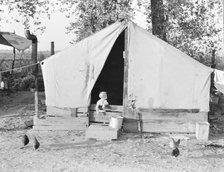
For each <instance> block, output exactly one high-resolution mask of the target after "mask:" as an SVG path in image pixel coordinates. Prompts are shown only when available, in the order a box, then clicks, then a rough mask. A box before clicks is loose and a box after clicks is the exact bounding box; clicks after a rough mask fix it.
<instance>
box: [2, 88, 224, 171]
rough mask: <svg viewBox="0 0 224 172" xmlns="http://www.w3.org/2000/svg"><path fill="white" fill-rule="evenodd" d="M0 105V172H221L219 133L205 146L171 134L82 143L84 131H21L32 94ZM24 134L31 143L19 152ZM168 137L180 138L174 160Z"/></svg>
mask: <svg viewBox="0 0 224 172" xmlns="http://www.w3.org/2000/svg"><path fill="white" fill-rule="evenodd" d="M41 96H43V95H41ZM0 103H1V105H0V172H15V171H18V172H19V171H20V172H36V171H38V172H48V171H49V172H51V171H53V172H54V171H55V172H57V171H60V172H61V171H65V172H67V171H74V172H150V171H156V172H160V171H178V172H180V171H181V172H182V171H186V172H187V171H189V172H191V171H195V172H198V171H199V172H200V171H203V172H213V171H214V172H219V171H220V172H222V171H224V133H223V131H220V130H219V131H218V132H217V131H213V130H211V133H210V139H209V141H208V142H200V141H198V140H196V139H195V136H194V135H183V134H170V133H167V134H153V133H143V134H134V133H121V136H120V137H119V139H118V140H114V141H97V140H94V139H89V140H86V139H85V131H34V130H32V129H24V128H27V121H28V123H29V121H30V120H32V116H33V114H34V105H33V93H31V92H19V93H15V94H13V95H10V96H2V97H1V98H0ZM222 124H223V123H221V124H220V125H222ZM24 134H27V135H28V136H29V137H30V143H29V144H28V146H26V147H25V148H24V149H21V147H22V136H23V135H24ZM33 136H36V137H37V139H38V140H39V142H40V144H41V145H40V148H39V149H38V150H34V148H33V139H32V138H33ZM170 137H174V138H175V139H178V138H180V139H181V143H180V148H179V149H180V155H179V156H178V157H173V156H171V149H170V147H169V142H170Z"/></svg>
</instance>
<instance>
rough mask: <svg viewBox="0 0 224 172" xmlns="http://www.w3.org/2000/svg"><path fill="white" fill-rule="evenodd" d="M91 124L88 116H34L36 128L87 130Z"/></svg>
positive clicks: (34, 127)
mask: <svg viewBox="0 0 224 172" xmlns="http://www.w3.org/2000/svg"><path fill="white" fill-rule="evenodd" d="M88 126H89V118H88V117H78V118H72V117H67V118H64V117H47V118H46V119H38V118H36V117H34V126H33V129H34V130H86V128H87V127H88Z"/></svg>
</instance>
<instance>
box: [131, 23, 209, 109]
mask: <svg viewBox="0 0 224 172" xmlns="http://www.w3.org/2000/svg"><path fill="white" fill-rule="evenodd" d="M128 28H129V29H128V30H129V32H128V35H129V41H128V51H129V52H128V58H129V71H128V96H129V97H130V98H132V99H133V98H134V99H135V100H136V107H137V108H138V107H143V108H165V109H200V111H209V90H210V74H211V72H212V69H211V68H209V67H206V66H205V65H203V64H201V63H199V62H198V61H196V60H194V59H193V58H191V57H189V56H187V55H186V54H184V53H182V52H181V51H179V50H178V49H176V48H174V47H172V46H171V45H169V44H167V43H166V42H164V41H162V40H160V39H158V38H157V37H155V36H153V35H152V34H150V33H149V32H147V31H146V30H144V29H142V28H140V27H138V26H137V25H136V24H134V23H130V24H129V27H128Z"/></svg>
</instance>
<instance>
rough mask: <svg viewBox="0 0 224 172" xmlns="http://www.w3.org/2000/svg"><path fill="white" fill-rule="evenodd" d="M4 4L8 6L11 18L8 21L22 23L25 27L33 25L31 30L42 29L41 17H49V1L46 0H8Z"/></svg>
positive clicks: (43, 27) (28, 27)
mask: <svg viewBox="0 0 224 172" xmlns="http://www.w3.org/2000/svg"><path fill="white" fill-rule="evenodd" d="M4 6H5V7H7V8H8V11H9V14H8V16H11V18H9V19H8V22H10V21H15V22H18V23H22V24H23V25H24V26H25V29H30V28H31V27H34V28H33V30H35V31H36V30H41V31H44V29H45V26H44V24H43V23H42V21H43V20H42V19H43V18H50V13H51V10H50V7H51V5H50V1H48V0H9V1H5V3H4Z"/></svg>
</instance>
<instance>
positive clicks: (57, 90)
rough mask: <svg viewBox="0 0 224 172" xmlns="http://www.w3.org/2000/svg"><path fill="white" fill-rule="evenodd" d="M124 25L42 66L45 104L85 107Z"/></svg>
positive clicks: (111, 28) (86, 41)
mask: <svg viewBox="0 0 224 172" xmlns="http://www.w3.org/2000/svg"><path fill="white" fill-rule="evenodd" d="M124 28H125V25H124V24H122V23H115V24H113V25H111V26H109V27H107V28H105V29H103V30H102V31H100V32H98V33H96V34H94V35H92V36H90V37H88V38H86V39H84V40H82V41H80V42H79V43H77V44H75V45H74V46H71V47H70V48H68V49H66V50H64V51H62V52H60V53H57V54H55V55H53V56H52V57H50V58H48V59H46V60H44V61H43V62H42V63H41V66H42V71H43V78H44V86H45V95H46V105H47V106H56V107H69V108H77V107H87V106H88V105H89V101H90V93H91V90H92V88H93V86H94V84H95V82H96V79H97V77H98V75H99V74H100V72H101V70H102V68H103V66H104V63H105V61H106V59H107V56H108V54H109V53H110V50H111V48H112V46H113V44H114V42H115V41H116V39H117V37H118V36H119V34H120V33H121V32H122V31H123V29H124Z"/></svg>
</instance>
